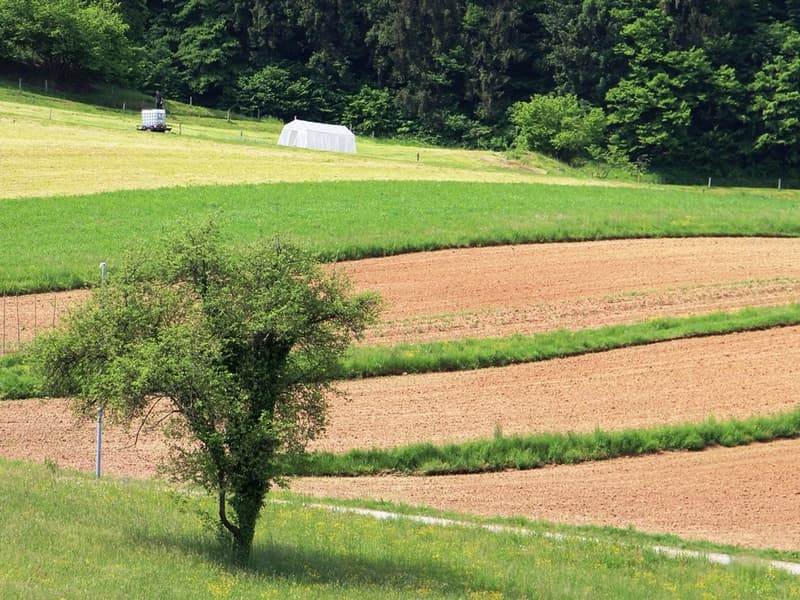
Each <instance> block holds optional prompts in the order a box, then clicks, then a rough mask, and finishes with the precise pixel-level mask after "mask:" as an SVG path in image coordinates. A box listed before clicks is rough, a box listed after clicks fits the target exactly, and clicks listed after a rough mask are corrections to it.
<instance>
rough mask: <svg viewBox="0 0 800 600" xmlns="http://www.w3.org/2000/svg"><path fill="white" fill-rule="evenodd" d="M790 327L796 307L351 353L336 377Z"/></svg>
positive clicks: (796, 321) (797, 318)
mask: <svg viewBox="0 0 800 600" xmlns="http://www.w3.org/2000/svg"><path fill="white" fill-rule="evenodd" d="M791 325H800V304H790V305H788V306H777V307H765V308H746V309H743V310H739V311H735V312H716V313H711V314H706V315H697V316H691V317H674V318H659V319H653V320H649V321H645V322H643V323H635V324H630V325H611V326H607V327H600V328H597V329H581V330H578V331H568V330H559V331H553V332H547V333H539V334H534V335H514V336H511V337H503V338H480V339H465V340H458V341H445V342H430V343H425V344H400V345H397V346H387V347H383V346H365V347H354V348H352V349H351V350H350V351H349V353H348V355H347V356H346V357H345V359H344V360H343V361H342V364H341V376H342V378H347V379H355V378H360V377H377V376H384V375H402V374H407V373H431V372H443V371H465V370H469V369H483V368H486V367H500V366H504V365H511V364H517V363H526V362H536V361H542V360H549V359H553V358H562V357H565V356H575V355H579V354H588V353H591V352H603V351H606V350H613V349H616V348H625V347H629V346H640V345H643V344H653V343H656V342H663V341H668V340H676V339H684V338H692V337H702V336H710V335H723V334H728V333H735V332H743V331H755V330H759V329H770V328H774V327H785V326H791Z"/></svg>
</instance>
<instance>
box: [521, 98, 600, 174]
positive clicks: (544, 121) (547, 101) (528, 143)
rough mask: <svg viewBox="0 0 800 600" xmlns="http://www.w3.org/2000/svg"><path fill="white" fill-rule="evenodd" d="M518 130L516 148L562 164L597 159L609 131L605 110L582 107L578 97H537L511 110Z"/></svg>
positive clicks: (584, 105)
mask: <svg viewBox="0 0 800 600" xmlns="http://www.w3.org/2000/svg"><path fill="white" fill-rule="evenodd" d="M510 116H511V122H512V123H513V124H514V125H515V126H516V127H517V137H516V139H515V141H514V145H515V146H516V148H517V149H519V150H534V151H537V152H542V153H544V154H549V155H551V156H555V157H557V158H559V159H561V160H566V161H570V162H572V161H575V160H576V159H580V158H590V157H591V158H597V157H598V156H599V155H600V154H601V150H600V148H601V146H602V144H603V142H604V137H605V130H606V117H605V114H604V113H603V110H602V109H600V108H593V107H591V106H588V105H586V104H582V103H581V102H580V101H579V100H578V97H577V96H575V95H571V94H570V95H566V96H543V95H535V96H533V97H531V99H530V100H529V101H528V102H518V103H516V104H515V105H514V106H512V107H511V111H510Z"/></svg>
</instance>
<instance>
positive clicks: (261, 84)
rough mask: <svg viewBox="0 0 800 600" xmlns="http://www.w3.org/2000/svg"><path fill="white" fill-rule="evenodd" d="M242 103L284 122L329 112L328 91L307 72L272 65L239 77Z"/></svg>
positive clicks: (316, 116)
mask: <svg viewBox="0 0 800 600" xmlns="http://www.w3.org/2000/svg"><path fill="white" fill-rule="evenodd" d="M238 87H239V92H240V96H241V97H242V98H243V101H242V105H243V107H244V108H249V109H250V110H257V109H261V110H262V111H264V112H265V113H267V114H270V115H272V116H274V117H277V118H279V119H283V120H284V121H288V120H291V119H292V118H294V117H301V118H312V119H313V118H319V117H321V116H324V115H326V114H328V113H329V111H328V110H327V108H326V107H327V106H328V105H329V103H328V102H327V101H326V99H325V92H326V90H324V89H322V88H320V87H319V86H318V85H317V84H316V83H315V82H313V81H312V80H311V79H310V78H308V77H306V76H305V75H302V74H299V73H294V72H292V71H290V70H289V69H286V68H284V67H280V66H276V65H268V66H266V67H264V68H263V69H261V70H260V71H256V72H255V73H253V74H252V75H247V76H244V77H241V78H240V79H239V86H238Z"/></svg>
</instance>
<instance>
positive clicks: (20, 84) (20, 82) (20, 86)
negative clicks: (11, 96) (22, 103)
mask: <svg viewBox="0 0 800 600" xmlns="http://www.w3.org/2000/svg"><path fill="white" fill-rule="evenodd" d="M19 91H20V92H21V91H22V77H20V78H19Z"/></svg>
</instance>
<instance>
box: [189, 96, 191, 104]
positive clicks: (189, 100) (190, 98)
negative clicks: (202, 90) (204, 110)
mask: <svg viewBox="0 0 800 600" xmlns="http://www.w3.org/2000/svg"><path fill="white" fill-rule="evenodd" d="M189 106H192V97H191V96H189Z"/></svg>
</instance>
